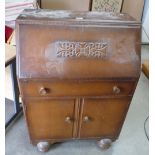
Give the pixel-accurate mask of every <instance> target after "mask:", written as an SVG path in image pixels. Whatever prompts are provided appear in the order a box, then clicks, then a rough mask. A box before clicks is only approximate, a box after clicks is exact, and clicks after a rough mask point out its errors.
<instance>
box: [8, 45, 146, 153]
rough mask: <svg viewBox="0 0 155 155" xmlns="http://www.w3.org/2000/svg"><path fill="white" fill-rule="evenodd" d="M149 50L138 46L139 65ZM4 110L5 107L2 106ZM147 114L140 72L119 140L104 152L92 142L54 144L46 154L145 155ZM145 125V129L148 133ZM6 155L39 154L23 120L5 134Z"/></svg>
mask: <svg viewBox="0 0 155 155" xmlns="http://www.w3.org/2000/svg"><path fill="white" fill-rule="evenodd" d="M148 50H149V47H148V46H142V62H143V60H144V59H148V57H149V52H148ZM6 108H7V107H6ZM148 115H149V81H148V79H147V78H146V77H145V75H144V74H143V73H141V77H140V80H139V82H138V86H137V88H136V91H135V94H134V97H133V99H132V103H131V106H130V109H129V111H128V114H127V117H126V120H125V123H124V125H123V128H122V131H121V134H120V137H119V139H118V140H117V141H116V142H114V143H113V144H112V146H111V148H109V149H108V150H106V151H103V150H101V149H99V148H98V147H97V145H96V141H85V140H83V141H81V140H76V141H70V142H65V143H59V144H55V145H53V146H52V147H51V149H50V150H49V151H48V152H47V153H45V154H46V155H64V154H66V155H73V154H74V155H148V152H149V142H148V140H147V138H146V135H145V132H144V121H145V119H146V118H147V116H148ZM148 126H149V124H148V122H147V123H146V129H147V132H148ZM5 149H6V155H12V154H14V155H42V154H43V153H40V152H38V151H37V149H36V147H35V146H32V145H31V144H30V143H29V138H28V132H27V128H26V124H25V120H24V118H23V116H22V117H20V118H19V119H18V120H17V121H16V123H15V124H13V125H12V126H11V127H10V128H9V129H8V130H7V131H6V148H5Z"/></svg>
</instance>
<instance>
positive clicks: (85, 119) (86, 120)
mask: <svg viewBox="0 0 155 155" xmlns="http://www.w3.org/2000/svg"><path fill="white" fill-rule="evenodd" d="M83 121H84V122H90V121H91V119H90V117H88V116H84V118H83Z"/></svg>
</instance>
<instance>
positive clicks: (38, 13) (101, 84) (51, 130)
mask: <svg viewBox="0 0 155 155" xmlns="http://www.w3.org/2000/svg"><path fill="white" fill-rule="evenodd" d="M16 41H17V76H18V82H19V87H20V93H21V96H22V101H23V109H24V114H25V118H26V122H27V126H28V131H29V136H30V140H31V142H32V144H37V146H38V149H39V150H40V151H47V150H48V148H49V146H50V144H53V143H56V142H61V141H66V140H71V139H96V140H98V145H99V146H100V147H101V148H106V147H109V146H110V144H111V142H112V141H114V140H116V139H117V138H118V136H119V134H120V131H121V128H122V125H123V122H124V120H125V117H126V114H127V111H128V108H129V105H130V102H131V99H132V96H133V94H134V91H135V88H136V85H137V82H138V80H139V76H140V64H141V62H140V59H141V57H140V51H141V24H140V23H138V22H136V21H135V20H134V19H133V18H132V17H130V16H128V15H127V14H115V13H105V12H72V11H50V10H25V11H24V12H23V13H22V14H21V15H20V16H19V17H18V18H17V20H16Z"/></svg>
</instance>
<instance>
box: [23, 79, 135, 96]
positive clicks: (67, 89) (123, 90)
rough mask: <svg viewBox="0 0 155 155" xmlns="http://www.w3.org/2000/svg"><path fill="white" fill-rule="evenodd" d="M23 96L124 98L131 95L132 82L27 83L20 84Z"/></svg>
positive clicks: (133, 84) (133, 85)
mask: <svg viewBox="0 0 155 155" xmlns="http://www.w3.org/2000/svg"><path fill="white" fill-rule="evenodd" d="M20 88H21V90H22V95H23V96H29V97H31V96H32V97H33V96H36V97H39V96H40V97H41V96H47V97H50V96H51V97H52V96H53V97H58V96H126V95H132V93H133V90H134V88H135V82H134V81H91V82H90V81H82V82H81V81H76V82H75V81H62V82H50V81H27V82H21V85H20Z"/></svg>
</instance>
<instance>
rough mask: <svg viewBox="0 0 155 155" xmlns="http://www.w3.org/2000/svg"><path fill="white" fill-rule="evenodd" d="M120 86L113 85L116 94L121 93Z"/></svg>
mask: <svg viewBox="0 0 155 155" xmlns="http://www.w3.org/2000/svg"><path fill="white" fill-rule="evenodd" d="M120 91H121V90H120V88H119V87H117V86H114V87H113V92H114V93H115V94H119V93H120Z"/></svg>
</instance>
